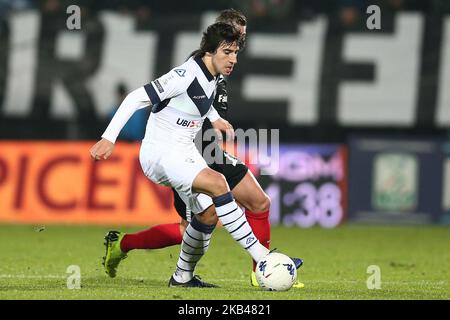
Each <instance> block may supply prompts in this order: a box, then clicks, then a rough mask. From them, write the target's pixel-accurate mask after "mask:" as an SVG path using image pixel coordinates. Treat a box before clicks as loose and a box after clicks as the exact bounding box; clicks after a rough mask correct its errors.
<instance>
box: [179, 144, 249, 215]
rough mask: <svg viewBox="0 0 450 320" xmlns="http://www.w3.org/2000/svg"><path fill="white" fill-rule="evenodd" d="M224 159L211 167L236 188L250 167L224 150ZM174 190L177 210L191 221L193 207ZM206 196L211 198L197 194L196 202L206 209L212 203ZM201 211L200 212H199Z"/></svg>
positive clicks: (230, 185) (232, 187) (231, 186)
mask: <svg viewBox="0 0 450 320" xmlns="http://www.w3.org/2000/svg"><path fill="white" fill-rule="evenodd" d="M222 153H223V154H222V157H223V161H222V164H217V163H213V164H211V165H209V167H210V168H211V169H213V170H215V171H217V172H220V173H221V174H223V175H224V176H225V179H226V180H227V182H228V185H229V187H230V189H231V190H233V189H234V187H236V186H237V185H238V183H239V182H241V180H242V179H243V178H244V177H245V175H246V174H247V171H248V167H247V166H246V165H245V164H244V163H243V162H242V161H240V160H239V159H237V158H235V157H233V156H232V155H230V154H229V153H227V152H225V151H223V152H222ZM172 191H173V199H174V206H175V209H176V210H177V213H178V215H179V216H180V217H181V218H183V219H184V220H187V221H190V218H191V213H193V212H191V211H192V209H190V208H189V207H186V204H185V202H184V201H183V199H182V198H181V197H180V196H179V195H178V192H177V191H176V190H175V189H174V188H172ZM206 198H209V199H211V198H210V197H209V196H207V195H205V194H203V193H199V194H197V199H196V202H198V203H199V204H200V205H201V206H202V207H204V210H202V211H200V212H203V211H205V210H206V209H207V208H208V207H209V206H210V205H211V204H212V202H211V204H210V205H208V204H209V202H208V200H207V199H206ZM198 213H199V212H198Z"/></svg>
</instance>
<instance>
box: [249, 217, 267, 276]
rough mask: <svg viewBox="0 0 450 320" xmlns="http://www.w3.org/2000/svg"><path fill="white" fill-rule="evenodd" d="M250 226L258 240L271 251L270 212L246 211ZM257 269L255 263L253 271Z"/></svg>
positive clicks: (254, 263)
mask: <svg viewBox="0 0 450 320" xmlns="http://www.w3.org/2000/svg"><path fill="white" fill-rule="evenodd" d="M245 216H246V217H247V221H248V224H249V225H250V227H252V230H253V233H254V234H255V236H256V237H257V238H258V240H259V242H260V243H261V244H262V245H263V246H264V247H266V248H267V249H269V246H270V222H269V210H267V211H265V212H260V213H254V212H251V211H249V210H247V209H246V210H245ZM255 269H256V262H255V261H253V271H255Z"/></svg>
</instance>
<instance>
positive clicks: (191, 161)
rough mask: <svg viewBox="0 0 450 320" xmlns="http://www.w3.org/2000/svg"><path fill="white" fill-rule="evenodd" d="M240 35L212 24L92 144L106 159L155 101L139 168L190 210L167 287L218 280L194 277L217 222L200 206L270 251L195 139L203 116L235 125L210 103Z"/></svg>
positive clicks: (250, 244)
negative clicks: (189, 52)
mask: <svg viewBox="0 0 450 320" xmlns="http://www.w3.org/2000/svg"><path fill="white" fill-rule="evenodd" d="M240 41H241V34H240V32H239V30H238V29H237V28H235V27H234V26H231V25H229V24H226V23H220V22H219V23H215V24H213V25H211V26H209V27H208V28H207V30H206V32H204V34H203V38H202V41H201V44H200V49H199V51H198V52H197V54H196V55H195V56H193V57H191V58H190V59H189V60H188V61H186V62H185V63H183V64H182V65H180V66H178V67H176V68H174V69H172V70H171V71H170V72H168V73H167V74H165V75H163V76H162V77H160V78H158V79H156V80H154V81H152V82H151V83H149V84H147V85H145V86H143V87H141V88H138V89H136V90H134V91H133V92H131V93H130V94H129V95H128V96H127V97H126V98H125V100H124V101H123V102H122V104H121V105H120V107H119V109H118V110H117V112H116V114H115V115H114V117H113V119H112V120H111V122H110V124H109V125H108V127H107V129H106V131H105V132H104V133H103V135H102V139H101V140H100V141H99V142H97V143H96V144H95V145H94V146H93V147H92V148H91V150H90V153H91V156H92V158H94V159H96V160H102V159H107V158H108V157H109V156H110V155H111V154H112V152H113V148H114V143H115V141H116V138H117V136H118V135H119V133H120V130H121V129H122V128H123V126H124V125H125V123H126V122H127V121H128V119H129V118H130V117H131V116H132V114H133V113H134V112H135V111H136V110H138V109H141V108H144V107H147V106H150V105H152V106H153V108H152V113H151V115H150V117H149V120H148V122H147V129H146V133H145V137H144V139H143V141H142V145H141V150H140V162H141V166H142V169H143V171H144V174H145V175H146V176H147V177H148V178H149V179H150V180H152V181H153V182H155V183H157V184H162V185H166V186H171V187H173V188H175V189H176V191H177V192H178V194H179V195H180V197H181V199H182V200H183V201H184V202H185V203H186V205H187V206H188V207H189V208H190V209H191V210H192V213H194V214H195V215H194V217H193V218H192V221H191V222H190V224H189V225H188V226H187V228H186V231H185V233H186V234H187V236H186V237H183V242H182V244H181V252H180V257H179V260H178V262H177V268H176V271H175V273H174V274H173V275H172V277H171V279H170V281H169V286H184V287H215V285H213V284H209V283H206V282H203V281H201V280H200V279H199V278H198V277H196V276H194V269H195V266H196V264H197V262H198V261H199V260H200V258H201V257H202V256H203V255H204V253H205V252H206V250H207V249H208V246H209V241H210V238H211V233H212V231H213V230H214V227H215V225H209V224H207V223H205V222H204V221H203V217H202V215H199V213H202V212H204V211H205V210H206V209H207V208H208V207H209V206H211V205H212V204H214V205H215V207H216V212H217V216H218V218H219V220H220V222H221V223H222V225H223V226H224V227H225V229H226V230H227V231H228V232H229V233H230V234H231V236H232V237H233V239H235V240H236V241H237V242H239V244H240V245H241V246H242V247H243V248H244V249H245V250H247V251H248V252H249V254H250V255H251V257H252V258H253V260H255V261H259V260H260V259H261V258H263V257H264V256H265V255H267V254H268V253H269V250H268V249H267V248H265V247H264V246H263V245H261V244H260V243H259V241H258V239H257V238H256V236H255V235H254V233H253V231H252V229H251V227H250V225H249V224H248V222H247V220H246V218H245V215H244V213H243V212H242V210H241V209H240V208H239V206H238V205H237V204H236V202H235V201H234V198H233V195H232V193H231V192H230V188H229V186H228V184H227V182H226V180H225V178H224V176H223V175H222V174H220V173H218V172H216V171H214V170H212V169H210V168H209V167H208V165H207V163H206V162H205V160H204V159H203V158H202V156H201V155H200V153H199V152H198V150H197V148H196V146H195V144H194V142H193V140H194V137H195V135H196V134H197V132H198V131H199V130H200V129H201V126H202V123H203V120H204V119H205V118H206V117H208V119H209V120H210V121H211V123H212V126H213V127H214V128H215V129H219V130H221V131H224V132H227V133H228V134H230V133H231V134H233V128H232V126H231V125H230V124H229V123H228V122H227V121H226V120H224V119H222V118H220V116H219V115H218V113H217V111H215V109H214V108H212V102H213V100H214V96H215V90H216V85H217V82H218V80H219V77H220V75H225V76H228V75H230V74H231V72H232V71H233V67H234V65H235V64H236V63H237V54H238V51H239V43H240ZM205 195H207V196H205Z"/></svg>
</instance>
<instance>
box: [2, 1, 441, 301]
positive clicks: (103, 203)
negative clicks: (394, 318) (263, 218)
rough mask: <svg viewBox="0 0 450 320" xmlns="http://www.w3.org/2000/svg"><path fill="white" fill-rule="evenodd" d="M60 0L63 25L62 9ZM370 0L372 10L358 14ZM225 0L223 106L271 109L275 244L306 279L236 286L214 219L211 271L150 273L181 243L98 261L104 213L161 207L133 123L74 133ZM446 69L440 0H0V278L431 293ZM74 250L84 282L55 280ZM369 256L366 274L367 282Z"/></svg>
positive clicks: (124, 217)
mask: <svg viewBox="0 0 450 320" xmlns="http://www.w3.org/2000/svg"><path fill="white" fill-rule="evenodd" d="M72 4H76V5H79V6H80V7H81V12H82V16H81V28H80V29H79V30H77V29H75V30H69V29H68V28H67V24H66V22H67V19H68V18H69V17H70V15H71V13H67V12H66V9H67V7H68V6H69V5H72ZM372 4H376V5H378V6H379V7H380V8H381V29H380V30H369V29H368V28H367V25H366V22H367V19H368V18H369V16H370V14H368V13H366V9H367V7H368V6H369V5H372ZM229 7H234V8H236V9H240V10H242V11H243V12H244V13H245V14H246V15H247V17H248V23H249V26H248V42H247V47H246V49H245V51H243V52H241V53H240V55H239V62H238V66H237V68H235V71H234V72H233V74H232V76H231V77H230V78H229V101H230V107H231V113H230V119H231V122H232V123H233V125H234V127H235V128H243V129H279V141H280V157H279V162H278V163H277V164H278V168H279V170H278V172H277V174H275V175H266V176H259V177H258V180H259V181H260V183H261V185H262V186H263V187H264V189H265V190H266V192H267V193H268V194H269V195H270V197H271V200H272V206H271V216H270V219H271V224H272V226H273V233H272V240H273V245H274V246H279V247H280V248H282V249H283V250H285V252H287V253H288V252H289V253H292V254H294V253H295V254H297V253H299V254H301V256H302V257H303V258H305V261H306V263H305V266H304V268H303V270H302V271H301V279H302V281H304V282H305V283H306V289H304V291H293V290H291V291H290V292H289V293H286V294H280V295H277V296H271V295H265V294H264V293H261V292H257V291H251V290H247V289H245V288H244V289H243V283H244V282H245V283H247V282H248V258H247V257H245V255H244V253H242V252H241V251H239V249H238V248H237V247H236V246H233V245H234V244H233V243H231V241H229V240H230V239H228V238H229V237H227V235H226V234H225V233H224V232H222V231H223V230H220V229H219V230H218V231H217V236H216V238H215V241H216V245H213V246H212V248H211V250H210V252H209V253H208V255H206V256H205V262H204V265H200V266H199V270H200V272H201V274H202V275H206V277H207V279H211V278H212V280H213V281H217V282H219V284H223V285H224V287H225V289H223V291H221V290H218V291H216V292H215V293H214V294H208V295H206V294H200V293H198V294H192V295H190V294H189V293H186V292H183V291H182V290H178V291H176V292H175V294H174V293H173V292H174V291H173V290H172V291H170V289H167V288H164V287H165V286H166V284H167V279H168V277H169V276H170V274H171V272H172V271H173V266H174V260H173V259H174V257H176V256H177V255H178V251H179V248H178V247H173V248H168V249H164V250H156V251H155V250H152V251H151V252H152V253H151V254H150V255H146V254H144V253H141V252H136V253H134V255H135V257H133V259H128V260H129V261H126V263H128V264H127V266H126V267H127V268H124V270H126V271H125V272H124V274H123V275H122V274H121V276H119V277H118V278H117V279H114V281H112V282H111V281H106V280H105V279H106V276H105V275H104V274H103V272H102V270H100V269H101V267H100V262H99V261H98V260H99V258H100V257H101V254H103V248H102V246H101V244H100V242H99V241H100V240H101V237H102V235H103V234H104V232H105V231H106V230H108V228H110V226H112V225H114V227H117V228H119V226H121V227H123V228H125V227H126V228H127V229H123V230H130V231H131V230H133V231H135V230H139V228H142V226H148V225H154V224H158V223H166V222H177V221H178V216H177V215H176V213H175V212H174V209H173V208H172V195H171V192H170V191H169V190H168V189H167V188H164V187H159V186H156V185H154V184H152V183H150V182H149V181H147V180H146V179H145V177H144V176H143V174H142V170H141V168H140V165H139V162H138V152H139V143H138V142H135V141H128V140H125V139H122V141H120V142H119V143H118V144H117V147H116V149H115V153H114V156H113V157H112V158H111V159H110V160H108V161H105V162H98V163H94V162H93V161H91V159H90V157H89V152H88V150H89V148H90V146H91V145H92V144H93V143H94V142H95V141H96V140H97V139H98V138H99V137H100V135H101V133H102V132H103V130H104V129H105V126H106V125H107V123H108V121H109V117H110V115H111V113H112V112H113V111H114V110H115V108H116V107H117V104H118V101H119V100H120V96H119V91H123V90H128V91H129V90H132V89H134V88H137V87H138V86H141V85H143V84H145V83H147V82H148V81H150V80H152V79H154V78H156V77H157V76H159V75H161V74H163V73H164V72H166V71H167V70H169V69H170V68H171V67H172V66H174V65H176V64H178V63H181V62H182V61H183V60H184V59H185V57H186V56H187V55H188V54H189V53H190V52H191V51H192V50H193V49H195V48H196V47H197V46H198V44H199V39H200V36H201V30H203V29H204V28H205V27H206V26H207V25H208V24H209V23H211V22H212V21H213V20H214V17H215V16H216V14H217V12H219V11H220V10H222V9H225V8H229ZM449 88H450V4H449V2H448V1H444V0H441V1H439V0H435V1H425V0H424V1H419V0H383V1H375V0H374V1H364V0H338V1H325V0H323V1H322V0H321V1H313V0H302V1H294V0H284V1H282V0H279V1H275V0H273V1H270V0H248V1H206V0H205V1H198V0H196V1H193V2H192V3H187V2H179V1H173V0H166V1H163V2H162V1H143V0H142V1H139V0H134V1H118V0H116V1H92V2H91V1H84V2H83V1H62V0H45V1H31V0H20V1H10V0H0V243H1V244H2V245H1V246H0V249H1V250H0V251H1V252H2V262H3V263H2V264H1V265H0V298H2V299H3V298H6V299H11V298H12V299H14V298H19V299H23V298H25V299H28V298H38V299H41V298H52V299H54V298H63V299H64V298H67V299H72V298H76V299H78V298H82V299H86V298H88V299H91V298H114V299H116V298H138V299H182V298H185V299H198V298H199V297H200V298H201V297H203V298H204V299H230V298H234V299H305V298H306V299H308V298H309V299H310V298H312V299H386V298H396V299H399V298H400V299H405V298H406V299H435V298H437V299H442V298H444V299H448V298H449V296H448V292H449V283H448V280H446V279H448V270H449V268H448V266H449V263H450V256H449V255H448V250H447V249H446V248H448V239H450V238H449V237H448V230H449V229H448V223H450V90H449ZM143 115H144V116H146V114H145V113H144V114H143ZM92 225H94V226H92ZM99 239H100V240H99ZM227 241H228V242H227ZM30 244H32V245H30ZM219 244H220V245H219ZM233 250H234V252H235V254H229V253H230V252H232V251H233ZM168 254H169V255H170V258H169V257H168V256H167V255H168ZM155 259H156V260H155ZM130 260H131V261H130ZM219 260H220V261H222V262H223V265H221V267H220V268H209V267H207V266H210V265H212V264H214V263H216V261H219ZM154 261H158V262H159V263H160V264H159V265H158V268H156V270H155V269H154V268H148V266H153V265H154ZM71 264H76V265H79V266H81V270H82V272H83V280H82V281H83V282H82V283H83V286H84V287H83V288H84V289H85V290H84V291H83V290H80V291H83V292H82V293H76V292H69V291H68V290H65V289H66V287H65V281H66V277H67V274H66V273H65V270H66V268H67V266H68V265H71ZM372 264H376V265H379V266H380V267H381V268H382V270H383V289H385V290H384V291H382V292H380V293H374V292H373V291H370V290H367V288H368V286H367V287H366V278H367V273H366V268H367V267H368V266H370V265H372ZM208 277H209V278H208ZM227 286H228V287H227ZM230 288H231V289H230ZM149 289H150V290H149ZM153 289H155V290H153ZM64 290H65V291H64Z"/></svg>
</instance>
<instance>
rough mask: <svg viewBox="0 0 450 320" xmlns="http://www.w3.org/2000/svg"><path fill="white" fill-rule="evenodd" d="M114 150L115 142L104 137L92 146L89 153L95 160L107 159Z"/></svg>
mask: <svg viewBox="0 0 450 320" xmlns="http://www.w3.org/2000/svg"><path fill="white" fill-rule="evenodd" d="M113 150H114V143H112V142H111V141H109V140H106V139H104V138H102V140H100V141H99V142H97V143H96V144H94V145H93V146H92V148H91V149H90V150H89V153H90V154H91V158H92V159H94V160H106V159H108V158H109V156H110V155H111V154H112V152H113Z"/></svg>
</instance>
